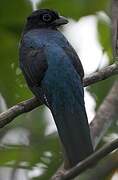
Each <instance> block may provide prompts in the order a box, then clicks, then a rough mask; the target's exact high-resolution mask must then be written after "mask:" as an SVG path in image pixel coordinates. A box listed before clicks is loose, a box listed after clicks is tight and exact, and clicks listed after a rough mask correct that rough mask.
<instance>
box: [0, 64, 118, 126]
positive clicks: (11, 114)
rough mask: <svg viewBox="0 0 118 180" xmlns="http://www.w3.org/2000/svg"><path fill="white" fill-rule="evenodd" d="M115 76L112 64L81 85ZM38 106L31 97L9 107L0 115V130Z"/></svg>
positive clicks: (89, 77) (85, 79) (116, 69)
mask: <svg viewBox="0 0 118 180" xmlns="http://www.w3.org/2000/svg"><path fill="white" fill-rule="evenodd" d="M116 74H118V64H117V63H114V64H112V65H110V66H108V67H105V68H104V69H102V70H100V71H99V72H95V73H92V74H90V75H89V76H87V77H85V78H84V82H83V83H84V86H88V85H91V84H93V83H96V82H98V81H101V80H104V79H106V78H108V77H110V76H112V75H116ZM40 105H42V103H41V101H39V100H37V99H36V97H33V98H31V99H29V100H26V101H24V102H21V103H19V104H17V105H15V106H13V107H11V108H10V109H8V110H7V111H6V112H3V113H1V114H0V128H2V127H4V126H5V125H6V124H8V123H10V122H11V121H12V120H13V119H14V118H16V117H17V116H19V115H21V114H23V113H26V112H29V111H31V110H33V109H34V108H36V107H38V106H40Z"/></svg>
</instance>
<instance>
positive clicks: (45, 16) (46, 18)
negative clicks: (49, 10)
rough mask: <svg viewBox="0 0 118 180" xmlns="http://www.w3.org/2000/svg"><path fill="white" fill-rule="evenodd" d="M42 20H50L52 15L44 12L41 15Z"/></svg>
mask: <svg viewBox="0 0 118 180" xmlns="http://www.w3.org/2000/svg"><path fill="white" fill-rule="evenodd" d="M42 20H43V21H45V22H50V21H51V20H52V16H51V15H50V14H44V15H43V16H42Z"/></svg>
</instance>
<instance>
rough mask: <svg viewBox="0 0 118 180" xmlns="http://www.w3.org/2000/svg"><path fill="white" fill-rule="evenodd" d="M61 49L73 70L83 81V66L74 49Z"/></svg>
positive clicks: (68, 47) (65, 47)
mask: <svg viewBox="0 0 118 180" xmlns="http://www.w3.org/2000/svg"><path fill="white" fill-rule="evenodd" d="M63 49H64V51H65V52H66V54H67V56H68V57H69V59H70V60H71V62H72V64H73V66H74V68H75V70H76V71H77V73H78V74H79V75H80V77H81V79H83V77H84V70H83V66H82V63H81V61H80V59H79V57H78V55H77V53H76V52H75V50H74V48H73V47H72V46H70V45H69V46H64V47H63Z"/></svg>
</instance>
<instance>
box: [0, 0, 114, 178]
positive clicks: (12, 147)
mask: <svg viewBox="0 0 118 180" xmlns="http://www.w3.org/2000/svg"><path fill="white" fill-rule="evenodd" d="M109 3H110V1H108V0H99V1H97V0H43V1H41V2H40V3H38V2H37V7H38V8H51V9H56V10H58V11H59V12H60V14H61V15H63V16H66V17H68V18H70V19H73V20H75V21H78V20H79V19H80V18H82V17H83V16H89V15H94V16H95V17H96V19H97V39H98V41H99V43H100V44H101V46H102V48H103V51H104V52H105V53H107V56H108V58H109V64H110V63H112V50H111V39H110V38H111V34H110V25H109V23H107V22H106V21H104V19H102V18H99V17H98V12H100V11H104V12H105V13H108V14H110V12H109V6H110V5H109ZM32 7H33V6H32V3H31V1H28V0H17V1H16V0H12V1H9V0H4V1H1V2H0V94H1V95H0V112H2V111H4V110H6V109H7V108H8V107H11V106H13V105H15V104H17V103H18V102H20V101H23V100H26V99H28V98H30V97H32V94H31V92H30V91H29V90H28V88H27V85H26V84H25V81H24V78H23V76H22V73H21V71H20V69H19V65H18V47H19V41H20V36H21V33H22V29H23V26H24V24H25V20H26V17H27V16H28V15H29V13H31V12H32ZM115 78H116V77H112V78H109V79H108V80H105V81H103V82H99V83H97V84H95V85H92V86H90V87H88V90H89V92H90V93H91V94H92V95H93V96H94V98H95V101H96V109H97V108H98V107H99V105H100V104H101V103H102V101H103V99H104V97H105V96H106V94H107V92H108V91H109V89H110V88H111V86H112V84H113V82H114V80H115ZM100 89H102V91H100ZM46 117H47V116H46V115H45V107H44V106H42V107H39V108H37V109H36V110H33V111H32V112H30V113H27V114H24V115H21V116H19V117H18V118H16V119H15V121H13V122H12V123H10V124H9V125H7V126H6V127H5V128H3V129H1V130H0V180H3V179H4V180H30V179H31V180H38V179H40V180H48V179H49V178H50V177H51V176H52V175H53V174H54V172H55V171H56V170H57V168H58V167H59V165H60V164H61V163H62V161H63V156H62V153H61V148H60V144H59V139H58V136H57V133H56V132H54V133H51V134H47V133H46V129H47V128H48V126H49V122H48V120H47V118H46ZM116 131H117V127H116V125H115V124H113V126H112V127H111V129H110V130H109V132H108V133H107V135H106V136H108V135H109V136H110V134H112V133H113V132H114V133H115V132H116ZM103 142H104V141H103ZM109 175H110V177H111V174H108V175H107V176H106V177H103V179H105V178H106V179H109V178H110V177H109Z"/></svg>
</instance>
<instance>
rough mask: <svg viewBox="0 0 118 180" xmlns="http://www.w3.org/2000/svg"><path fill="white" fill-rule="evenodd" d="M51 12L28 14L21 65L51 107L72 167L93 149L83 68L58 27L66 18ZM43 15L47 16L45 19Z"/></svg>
mask: <svg viewBox="0 0 118 180" xmlns="http://www.w3.org/2000/svg"><path fill="white" fill-rule="evenodd" d="M51 13H52V14H53V13H54V14H55V13H56V12H54V11H50V10H38V11H35V12H34V13H33V14H32V16H30V17H29V20H28V23H27V25H26V28H25V31H24V33H23V37H22V40H21V46H20V66H21V69H22V71H23V74H24V76H25V78H26V81H27V83H28V85H29V88H30V89H31V91H32V92H33V93H34V94H35V95H36V96H37V98H40V99H41V100H42V102H43V103H44V104H46V105H47V106H48V107H49V108H50V110H51V112H52V115H53V117H54V120H55V123H56V126H57V129H58V133H59V136H60V139H61V141H62V144H63V146H64V150H65V153H66V156H67V158H68V160H69V166H70V167H72V166H74V165H76V164H77V163H78V162H80V161H81V160H83V159H85V158H86V157H87V156H89V155H90V154H91V153H92V152H93V147H92V143H91V138H90V130H89V125H88V121H87V116H86V110H85V105H84V92H83V86H82V78H83V75H84V71H83V67H82V64H81V62H80V60H79V58H78V56H77V54H76V52H75V51H74V49H73V48H72V47H71V45H70V44H69V43H68V41H67V39H66V38H65V37H64V36H63V35H62V34H61V33H60V32H59V31H58V30H57V26H59V25H61V24H64V23H67V21H66V20H64V19H61V18H60V17H59V16H57V15H58V14H56V15H55V16H52V14H51ZM45 14H46V15H45ZM54 14H53V15H54ZM44 15H45V17H46V18H47V17H48V15H49V17H48V18H49V19H48V18H47V19H46V21H45V18H44V17H43V16H44ZM51 18H52V19H51ZM60 19H61V20H60ZM34 22H35V24H34Z"/></svg>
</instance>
